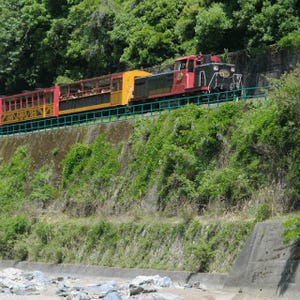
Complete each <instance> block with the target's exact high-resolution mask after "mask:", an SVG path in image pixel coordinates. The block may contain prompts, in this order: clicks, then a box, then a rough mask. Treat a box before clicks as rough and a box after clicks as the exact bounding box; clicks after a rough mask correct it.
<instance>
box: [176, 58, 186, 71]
mask: <svg viewBox="0 0 300 300" xmlns="http://www.w3.org/2000/svg"><path fill="white" fill-rule="evenodd" d="M185 67H186V59H183V60H178V61H176V63H175V70H176V71H179V70H184V69H185Z"/></svg>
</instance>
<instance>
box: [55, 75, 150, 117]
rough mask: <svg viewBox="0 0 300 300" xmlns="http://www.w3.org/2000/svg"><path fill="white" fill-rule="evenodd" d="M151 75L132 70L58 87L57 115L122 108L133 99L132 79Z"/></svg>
mask: <svg viewBox="0 0 300 300" xmlns="http://www.w3.org/2000/svg"><path fill="white" fill-rule="evenodd" d="M149 75H151V73H149V72H145V71H142V70H133V71H127V72H122V73H115V74H110V75H105V76H100V77H95V78H91V79H85V80H80V81H76V82H72V83H70V84H62V85H60V86H59V89H60V96H59V115H66V114H73V113H79V112H84V111H91V110H98V109H104V108H111V107H117V106H124V105H127V104H128V101H129V100H130V99H131V98H133V91H134V79H135V78H137V77H142V76H149Z"/></svg>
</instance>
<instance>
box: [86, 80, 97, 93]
mask: <svg viewBox="0 0 300 300" xmlns="http://www.w3.org/2000/svg"><path fill="white" fill-rule="evenodd" d="M96 84H97V82H96V81H87V82H84V86H83V88H84V91H85V92H87V93H92V92H94V91H95V90H96Z"/></svg>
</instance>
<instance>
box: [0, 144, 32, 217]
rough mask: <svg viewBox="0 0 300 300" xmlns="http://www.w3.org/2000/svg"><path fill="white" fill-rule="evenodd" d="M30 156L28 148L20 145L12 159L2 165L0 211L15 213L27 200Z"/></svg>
mask: <svg viewBox="0 0 300 300" xmlns="http://www.w3.org/2000/svg"><path fill="white" fill-rule="evenodd" d="M28 168H29V158H28V152H27V148H26V147H25V146H22V147H19V148H18V149H17V150H16V152H15V153H14V154H13V156H12V158H11V159H10V161H8V162H7V163H5V164H3V165H2V166H1V167H0V213H1V214H6V213H8V214H9V213H15V211H16V210H17V209H19V208H20V207H21V204H22V203H23V202H24V200H25V195H26V193H25V189H26V179H27V175H28Z"/></svg>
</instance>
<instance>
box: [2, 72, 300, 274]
mask: <svg viewBox="0 0 300 300" xmlns="http://www.w3.org/2000/svg"><path fill="white" fill-rule="evenodd" d="M299 72H300V70H299V68H297V69H296V70H295V71H294V72H293V73H291V74H289V75H285V76H283V77H282V78H281V79H280V80H277V81H274V82H273V84H274V86H275V87H276V88H274V90H273V91H272V92H271V93H270V95H269V98H268V101H266V102H259V101H256V102H253V103H242V102H234V103H229V104H226V105H222V106H221V107H220V108H218V109H208V108H203V107H196V106H194V105H190V106H186V107H183V108H181V109H178V110H175V111H173V112H171V113H168V112H166V113H163V114H162V115H161V116H159V117H157V118H150V117H148V118H144V119H141V120H139V121H135V122H117V123H112V124H109V125H96V126H91V127H81V128H68V129H62V130H57V131H46V132H43V133H38V134H32V135H24V136H19V137H11V138H4V139H2V140H1V144H0V155H1V158H2V160H1V167H0V178H1V180H0V187H1V188H0V204H1V223H0V245H1V258H2V259H16V260H29V261H47V262H58V263H60V262H73V263H84V264H97V265H103V266H121V267H144V268H158V269H172V270H188V271H201V272H206V271H210V272H227V271H228V270H229V269H230V268H231V266H232V263H233V261H234V259H235V257H236V255H237V254H238V253H239V251H240V249H241V247H242V245H243V243H244V241H245V239H246V238H247V237H248V235H249V234H250V232H251V230H252V228H253V226H254V225H255V223H256V222H258V221H261V220H265V219H268V218H283V219H286V218H287V216H288V215H287V214H291V213H292V214H296V213H297V212H298V211H299V206H300V202H299V199H300V197H299V191H300V181H299V178H300V177H299V175H300V174H299V170H300V168H299V150H300V149H299V145H300V141H299V138H300V134H299V128H300V127H299V120H300V118H299V114H300V102H299V94H300V93H299V91H300V89H299ZM297 222H298V223H297ZM297 224H299V218H298V219H297V218H295V219H294V221H293V222H292V223H291V228H292V229H295V227H294V226H298V225H297ZM296 228H299V227H296ZM289 233H291V235H290V237H289V238H290V239H295V238H296V239H297V236H298V234H299V230H298V229H297V230H296V231H295V232H293V231H289ZM224 257H226V259H224Z"/></svg>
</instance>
